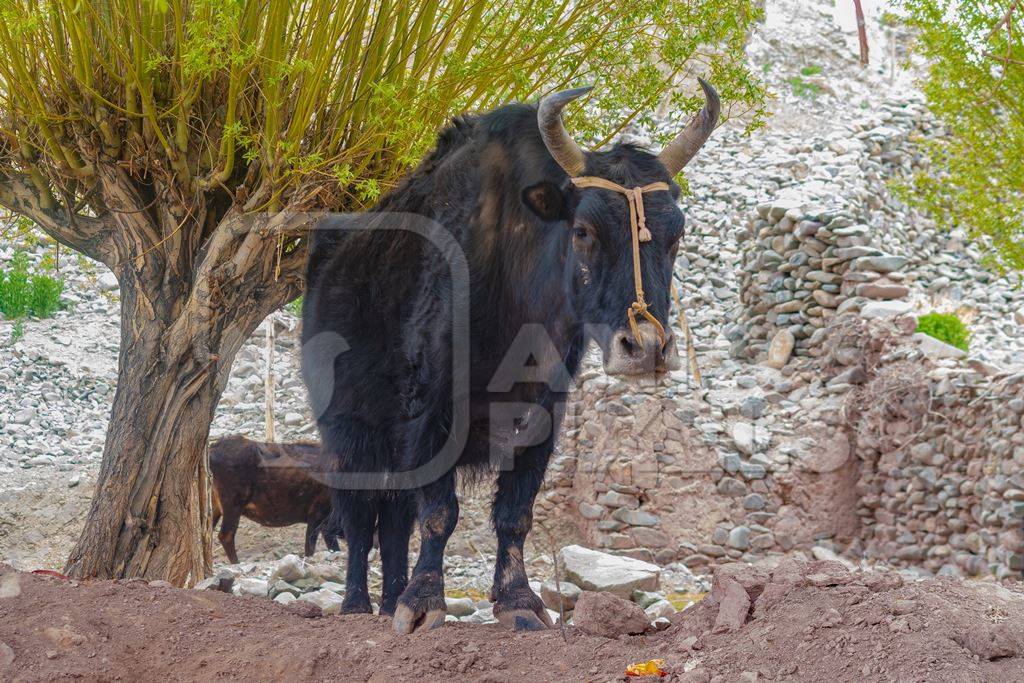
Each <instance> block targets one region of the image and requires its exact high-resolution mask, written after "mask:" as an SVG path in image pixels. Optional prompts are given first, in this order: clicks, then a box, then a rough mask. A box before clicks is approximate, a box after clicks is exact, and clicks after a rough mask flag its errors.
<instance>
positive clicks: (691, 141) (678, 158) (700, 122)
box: [658, 78, 722, 176]
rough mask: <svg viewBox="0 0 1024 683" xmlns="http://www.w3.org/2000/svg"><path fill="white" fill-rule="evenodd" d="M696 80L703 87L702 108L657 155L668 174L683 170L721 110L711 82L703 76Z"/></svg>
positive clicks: (704, 139) (704, 140) (703, 141)
mask: <svg viewBox="0 0 1024 683" xmlns="http://www.w3.org/2000/svg"><path fill="white" fill-rule="evenodd" d="M697 80H698V81H700V87H701V88H703V89H704V97H705V99H706V100H707V102H706V103H705V104H704V108H703V109H701V110H700V111H699V112H698V113H697V115H696V116H694V117H693V120H692V121H690V123H689V124H687V126H686V128H684V129H683V131H682V132H681V133H679V135H677V136H676V137H675V139H674V140H672V142H670V143H668V144H667V145H665V149H663V150H661V154H659V155H658V160H659V161H661V164H662V165H663V166H664V167H665V169H666V170H667V171H668V174H669V175H670V176H675V174H676V173H679V172H680V171H681V170H683V167H684V166H686V164H688V163H690V159H693V157H694V156H696V154H697V152H698V151H700V148H701V147H703V146H704V143H705V142H707V141H708V138H709V137H711V131H713V130H714V129H715V125H716V124H717V123H718V115H719V114H720V113H721V111H722V101H721V100H720V99H719V98H718V93H717V92H715V89H714V88H712V87H711V84H709V83H708V82H707V81H705V80H704V79H703V78H698V79H697Z"/></svg>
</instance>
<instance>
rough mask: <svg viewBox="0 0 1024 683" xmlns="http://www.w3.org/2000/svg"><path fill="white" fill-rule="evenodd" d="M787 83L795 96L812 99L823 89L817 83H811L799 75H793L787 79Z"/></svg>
mask: <svg viewBox="0 0 1024 683" xmlns="http://www.w3.org/2000/svg"><path fill="white" fill-rule="evenodd" d="M789 85H790V87H791V88H793V94H794V95H796V96H797V97H804V98H810V99H812V100H813V99H814V98H816V97H817V96H818V95H820V94H821V93H822V92H823V90H822V88H821V86H820V85H818V84H817V83H811V82H810V81H805V80H804V79H803V77H801V76H793V77H792V78H790V79H789Z"/></svg>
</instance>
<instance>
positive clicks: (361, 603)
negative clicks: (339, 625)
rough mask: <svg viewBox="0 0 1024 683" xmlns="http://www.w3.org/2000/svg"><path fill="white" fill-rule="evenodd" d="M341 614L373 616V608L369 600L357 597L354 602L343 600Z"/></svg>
mask: <svg viewBox="0 0 1024 683" xmlns="http://www.w3.org/2000/svg"><path fill="white" fill-rule="evenodd" d="M341 613H342V614H373V606H372V605H371V604H370V599H369V598H364V597H357V598H355V599H354V600H347V599H346V600H343V601H342V603H341Z"/></svg>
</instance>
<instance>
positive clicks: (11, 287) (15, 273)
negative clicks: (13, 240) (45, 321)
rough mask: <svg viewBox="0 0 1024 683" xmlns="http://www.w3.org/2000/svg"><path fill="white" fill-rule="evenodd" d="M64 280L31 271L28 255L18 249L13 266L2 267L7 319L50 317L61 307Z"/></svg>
mask: <svg viewBox="0 0 1024 683" xmlns="http://www.w3.org/2000/svg"><path fill="white" fill-rule="evenodd" d="M63 291H64V281H63V280H59V279H57V278H54V277H51V276H49V275H46V274H44V273H34V272H31V270H30V268H29V262H28V255H27V254H25V252H18V253H16V254H15V255H14V258H13V259H11V264H10V267H8V268H5V269H3V270H0V313H2V314H3V315H4V317H5V318H12V319H13V318H22V317H24V316H26V315H34V316H36V317H38V318H47V317H49V316H51V315H53V314H54V312H56V311H57V310H59V309H60V295H61V292H63Z"/></svg>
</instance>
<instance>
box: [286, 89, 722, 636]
mask: <svg viewBox="0 0 1024 683" xmlns="http://www.w3.org/2000/svg"><path fill="white" fill-rule="evenodd" d="M701 86H702V87H703V89H704V93H705V96H706V99H707V103H706V105H705V107H704V108H703V109H702V110H701V112H700V113H699V114H698V115H697V116H696V117H695V118H694V119H693V121H692V122H691V123H690V124H689V125H688V126H687V127H686V128H685V130H683V131H682V132H681V133H680V134H679V135H678V136H677V137H676V138H675V139H674V140H673V141H672V142H670V143H669V145H668V146H666V148H665V149H664V151H663V152H662V153H661V154H660V155H654V154H651V153H649V152H647V151H645V150H643V149H640V148H637V147H635V146H632V145H628V144H617V145H614V146H613V147H611V148H610V149H608V150H606V151H599V152H584V151H583V150H582V149H581V148H580V147H579V146H578V145H577V144H576V143H575V142H574V141H573V140H572V138H571V137H570V136H569V134H568V133H567V132H566V130H565V128H564V126H563V124H562V120H561V111H562V108H563V107H564V106H565V105H566V104H567V103H568V102H570V101H571V100H573V99H575V98H577V97H579V96H581V95H582V94H584V93H585V92H586V90H587V89H582V88H581V89H576V90H570V91H564V92H560V93H555V94H552V95H549V96H548V97H546V98H544V99H543V100H542V101H541V103H540V104H539V106H530V105H523V104H511V105H507V106H503V107H500V108H498V109H496V110H494V111H491V112H489V113H485V114H481V115H469V116H461V117H458V118H456V119H455V120H454V122H453V123H452V125H451V126H450V127H448V128H447V129H446V130H444V131H443V132H442V133H441V134H440V135H439V137H438V141H437V146H436V148H435V149H434V150H433V152H431V153H430V154H429V155H428V156H427V157H426V158H425V159H424V160H423V161H422V162H421V163H420V164H419V166H418V167H417V168H416V169H415V170H414V171H413V172H412V173H410V174H409V175H408V176H407V177H406V178H405V179H404V180H403V181H402V182H401V183H400V184H399V186H398V187H397V188H396V189H395V190H394V191H392V192H390V193H389V194H387V195H386V196H385V197H384V198H383V199H382V200H381V201H380V202H379V204H378V205H377V206H376V207H375V208H374V209H373V210H372V211H371V212H369V213H367V214H361V215H358V216H335V217H332V218H328V219H325V220H324V221H322V222H321V224H320V225H319V226H318V228H317V229H316V230H315V231H314V234H313V235H312V236H311V240H310V255H309V265H308V268H307V294H306V298H305V301H304V305H303V374H304V377H305V379H306V382H307V385H308V386H309V388H310V396H311V400H312V402H313V407H314V412H315V413H316V414H317V422H318V426H319V429H320V435H321V440H322V443H323V448H324V453H325V456H326V457H327V458H328V459H329V461H330V462H331V463H332V467H333V468H334V470H335V474H336V475H337V477H336V479H335V486H336V490H335V491H334V494H333V498H332V501H333V506H334V517H333V518H332V519H333V521H334V523H335V524H336V525H337V526H338V528H339V529H340V530H341V531H343V535H344V537H345V539H346V541H347V542H348V544H349V558H348V568H347V577H346V583H347V587H346V594H345V603H344V605H343V611H344V612H368V611H370V604H371V603H370V597H369V594H368V591H367V584H366V573H367V555H368V553H369V550H370V548H371V545H372V541H373V534H374V531H375V530H376V531H377V532H378V533H379V541H380V552H381V562H382V568H383V575H384V584H383V591H382V597H381V613H384V614H394V621H393V625H394V627H395V629H396V630H398V631H401V632H411V631H412V630H414V629H418V628H423V629H426V628H433V627H436V626H438V625H440V624H441V623H442V622H443V621H444V616H445V602H444V579H443V572H442V561H443V557H444V549H445V545H446V543H447V541H448V538H449V536H450V535H451V533H452V531H453V530H454V528H455V525H456V521H457V519H458V514H459V502H458V498H457V496H456V485H455V472H456V469H459V468H469V469H470V470H475V471H476V473H477V474H480V473H482V472H483V471H486V470H487V469H488V468H490V469H493V470H495V471H496V479H497V482H496V486H495V494H494V500H493V505H492V514H491V520H492V523H493V526H494V529H495V531H496V534H497V561H496V566H495V571H494V583H493V588H492V590H491V598H492V600H493V601H494V614H495V616H496V617H497V618H498V620H499V621H501V622H502V623H503V624H505V625H506V626H508V627H512V628H515V629H517V630H524V629H539V628H544V627H547V626H550V625H551V622H550V620H549V618H548V616H547V613H546V611H545V609H544V606H543V604H542V603H541V600H540V598H539V597H538V596H537V595H536V594H535V593H534V592H533V591H532V590H530V587H529V585H528V582H527V575H526V569H525V567H524V564H523V543H524V541H525V539H526V536H527V534H528V533H529V532H530V528H531V526H532V521H533V502H534V498H535V497H536V494H537V491H538V489H539V488H540V485H541V482H542V480H543V478H544V472H545V469H546V467H547V465H548V460H549V458H550V456H551V452H552V449H553V447H554V443H555V437H556V434H557V429H558V425H559V421H560V418H561V414H560V413H561V411H560V406H561V405H562V403H563V401H564V399H565V397H566V394H567V392H568V390H569V388H570V387H569V383H570V382H571V379H572V377H573V376H575V374H576V372H577V371H578V369H579V366H580V360H581V357H582V356H583V353H584V351H585V349H586V346H587V344H588V343H589V342H590V341H591V340H593V341H596V343H597V344H598V345H599V347H600V348H601V350H602V353H603V359H604V366H605V370H606V371H607V372H608V373H610V374H648V373H656V372H662V371H665V370H667V369H673V368H675V367H677V366H678V355H677V353H676V344H675V341H674V339H673V336H672V333H671V331H670V328H669V300H670V294H669V292H670V285H671V277H672V268H673V263H674V261H675V257H676V253H677V250H678V248H679V241H680V238H681V237H682V235H683V222H684V221H683V213H682V212H681V211H680V209H679V207H678V206H677V203H676V202H677V200H678V199H679V187H678V186H677V185H676V184H675V183H674V182H673V177H674V176H675V175H676V174H677V173H678V172H679V171H680V170H681V169H682V168H683V166H684V165H685V164H686V163H687V162H688V161H689V160H690V159H691V158H692V157H693V156H694V155H695V154H696V153H697V151H698V150H699V149H700V147H701V146H702V145H703V144H704V142H705V141H706V140H707V138H708V136H709V135H710V134H711V131H712V130H713V129H714V126H715V124H716V122H717V120H718V114H719V110H720V105H719V100H718V96H717V94H716V93H715V91H714V89H712V88H711V87H710V86H709V85H707V84H706V83H704V82H703V81H702V82H701ZM423 225H429V226H434V229H431V228H423V227H422V226H423ZM415 520H418V524H419V531H420V542H421V543H420V552H419V557H418V560H417V562H416V566H415V568H414V569H413V573H412V577H411V579H409V578H407V571H408V567H407V552H408V542H409V537H410V533H411V529H412V525H413V523H414V521H415Z"/></svg>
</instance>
